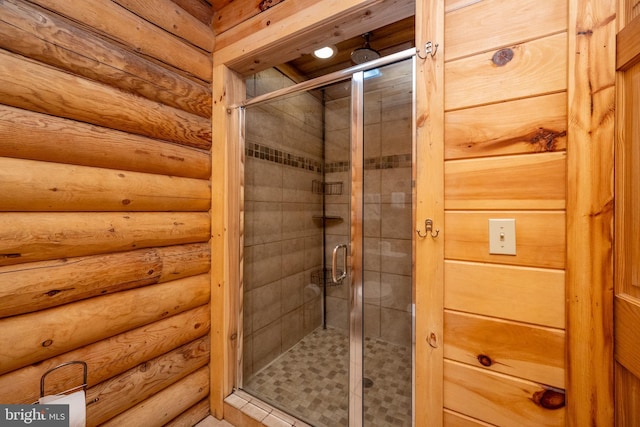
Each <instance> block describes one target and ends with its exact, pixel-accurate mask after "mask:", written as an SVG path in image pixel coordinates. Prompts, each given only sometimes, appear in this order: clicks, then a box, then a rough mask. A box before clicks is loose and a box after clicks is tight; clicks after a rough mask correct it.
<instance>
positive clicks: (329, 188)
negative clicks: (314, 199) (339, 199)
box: [311, 179, 342, 196]
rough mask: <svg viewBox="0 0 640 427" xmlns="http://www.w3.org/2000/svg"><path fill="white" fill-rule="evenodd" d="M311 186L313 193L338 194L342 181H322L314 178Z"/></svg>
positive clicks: (340, 192) (339, 193) (340, 190)
mask: <svg viewBox="0 0 640 427" xmlns="http://www.w3.org/2000/svg"><path fill="white" fill-rule="evenodd" d="M311 186H312V188H311V189H312V191H313V194H323V195H325V196H340V195H341V194H342V182H322V181H318V180H316V179H314V180H313V182H312V183H311Z"/></svg>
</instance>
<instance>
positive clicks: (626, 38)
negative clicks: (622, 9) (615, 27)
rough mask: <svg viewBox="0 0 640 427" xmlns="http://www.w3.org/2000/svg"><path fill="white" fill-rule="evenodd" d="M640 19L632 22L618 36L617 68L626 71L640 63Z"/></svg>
mask: <svg viewBox="0 0 640 427" xmlns="http://www.w3.org/2000/svg"><path fill="white" fill-rule="evenodd" d="M638 51H640V19H634V20H631V21H630V22H629V23H628V24H627V25H625V26H624V28H623V29H622V30H620V32H619V33H618V34H617V35H616V68H617V69H618V70H619V71H626V70H628V69H629V68H631V67H633V66H634V65H636V64H637V63H638V62H640V55H637V52H638Z"/></svg>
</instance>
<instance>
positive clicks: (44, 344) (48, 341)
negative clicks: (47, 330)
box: [42, 340, 53, 347]
mask: <svg viewBox="0 0 640 427" xmlns="http://www.w3.org/2000/svg"><path fill="white" fill-rule="evenodd" d="M51 344H53V340H46V341H43V342H42V346H43V347H49V346H50V345H51Z"/></svg>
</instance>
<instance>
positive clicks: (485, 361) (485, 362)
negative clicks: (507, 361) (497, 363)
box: [478, 354, 493, 366]
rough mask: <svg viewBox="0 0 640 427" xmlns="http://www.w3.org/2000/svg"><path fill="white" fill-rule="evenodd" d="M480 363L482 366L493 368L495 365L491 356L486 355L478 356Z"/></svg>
mask: <svg viewBox="0 0 640 427" xmlns="http://www.w3.org/2000/svg"><path fill="white" fill-rule="evenodd" d="M478 362H480V364H481V365H482V366H491V365H493V360H491V358H490V357H489V356H487V355H486V354H479V355H478Z"/></svg>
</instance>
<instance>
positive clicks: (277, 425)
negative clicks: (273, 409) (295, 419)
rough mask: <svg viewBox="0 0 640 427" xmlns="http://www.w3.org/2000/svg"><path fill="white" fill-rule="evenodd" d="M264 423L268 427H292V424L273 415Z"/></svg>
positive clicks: (263, 421)
mask: <svg viewBox="0 0 640 427" xmlns="http://www.w3.org/2000/svg"><path fill="white" fill-rule="evenodd" d="M262 423H263V424H264V425H265V426H267V427H291V426H292V424H291V423H288V422H286V421H285V420H283V419H282V418H279V417H276V416H275V415H273V414H269V415H268V416H267V417H266V418H265V419H264V420H262Z"/></svg>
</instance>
